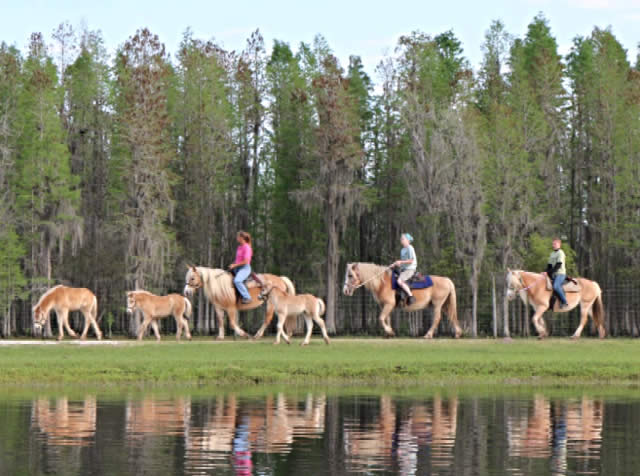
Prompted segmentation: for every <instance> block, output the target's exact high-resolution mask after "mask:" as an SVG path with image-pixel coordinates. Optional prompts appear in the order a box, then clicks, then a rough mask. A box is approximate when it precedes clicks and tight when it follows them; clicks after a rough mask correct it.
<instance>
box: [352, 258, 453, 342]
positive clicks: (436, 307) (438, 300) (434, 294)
mask: <svg viewBox="0 0 640 476" xmlns="http://www.w3.org/2000/svg"><path fill="white" fill-rule="evenodd" d="M431 279H432V280H433V286H431V287H429V288H426V289H413V290H412V291H413V295H414V297H415V298H416V301H415V302H414V303H413V304H412V305H410V306H406V307H404V308H403V310H405V311H409V312H412V311H419V310H421V309H424V308H426V307H427V306H428V305H429V304H432V305H433V323H432V324H431V328H430V329H429V331H428V332H427V333H426V335H425V336H424V338H425V339H431V338H433V335H434V333H435V332H436V329H437V328H438V324H439V323H440V319H441V317H442V310H443V309H444V311H445V312H446V313H447V316H448V318H449V322H450V323H451V325H452V326H453V327H454V329H455V334H454V335H455V337H456V339H457V338H458V337H460V336H461V335H462V329H461V328H460V325H459V324H458V312H457V304H456V287H455V286H454V284H453V281H451V280H450V279H449V278H445V277H442V276H431ZM362 286H364V287H365V288H367V289H368V290H369V291H370V292H371V294H373V297H374V298H375V300H376V302H377V303H378V304H379V305H380V307H381V308H382V311H381V312H380V323H381V324H382V327H383V328H384V332H385V333H386V334H387V335H388V336H394V335H395V332H393V329H392V328H391V317H390V316H391V312H392V311H393V310H394V308H395V307H396V292H395V290H394V289H392V287H391V270H390V269H389V268H388V267H384V266H380V265H377V264H372V263H349V264H347V272H346V274H345V278H344V288H343V293H344V294H345V295H347V296H352V295H353V293H354V291H355V290H356V289H357V288H359V287H362Z"/></svg>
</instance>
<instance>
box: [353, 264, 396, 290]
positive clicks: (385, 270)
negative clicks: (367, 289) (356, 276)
mask: <svg viewBox="0 0 640 476" xmlns="http://www.w3.org/2000/svg"><path fill="white" fill-rule="evenodd" d="M391 268H393V265H389V266H387V267H386V268H384V269H383V270H382V271H380V272H379V273H378V274H376V275H375V276H372V277H370V278H369V279H367V280H366V281H363V282H361V283H360V284H358V285H357V286H352V287H353V289H354V291H355V290H356V289H358V288H361V287H362V286H364V285H365V284H367V283H368V282H370V281H373V280H374V279H376V278H379V277H380V276H382V275H383V274H384V273H386V272H387V271H389V270H390V269H391Z"/></svg>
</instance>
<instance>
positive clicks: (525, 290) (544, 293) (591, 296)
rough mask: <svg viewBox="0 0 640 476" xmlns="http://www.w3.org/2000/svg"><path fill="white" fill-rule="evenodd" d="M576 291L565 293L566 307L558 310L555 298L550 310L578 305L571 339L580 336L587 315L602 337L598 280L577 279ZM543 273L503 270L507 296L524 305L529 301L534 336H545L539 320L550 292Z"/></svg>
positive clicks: (558, 306)
mask: <svg viewBox="0 0 640 476" xmlns="http://www.w3.org/2000/svg"><path fill="white" fill-rule="evenodd" d="M577 281H578V284H579V286H580V291H579V292H575V293H566V296H567V304H569V305H568V306H567V307H566V308H564V309H560V302H559V301H556V303H555V306H554V308H553V312H569V311H571V310H572V309H574V308H575V307H577V306H578V304H580V325H579V326H578V328H577V329H576V331H575V332H574V333H573V336H572V337H571V338H572V339H578V338H580V334H582V330H583V329H584V326H585V325H586V324H587V320H588V318H589V316H591V317H592V318H593V321H594V322H595V324H596V326H597V327H598V334H599V335H600V338H601V339H603V338H604V336H605V331H604V306H603V305H602V290H601V289H600V286H598V283H596V282H595V281H590V280H588V279H584V278H577ZM546 282H547V280H546V275H545V274H544V273H530V272H528V271H522V270H510V269H509V270H507V299H509V301H513V300H514V299H515V298H516V295H520V299H522V301H523V302H524V303H525V305H526V304H527V302H528V303H529V304H531V305H532V306H533V308H534V309H535V312H534V314H533V318H532V320H533V325H534V326H535V327H536V330H537V331H538V337H539V338H540V339H543V338H545V337H547V335H548V332H547V329H546V326H545V324H544V320H543V319H542V315H543V314H544V311H546V310H547V309H548V308H549V301H550V299H551V293H552V292H553V291H549V290H548V289H547V285H546Z"/></svg>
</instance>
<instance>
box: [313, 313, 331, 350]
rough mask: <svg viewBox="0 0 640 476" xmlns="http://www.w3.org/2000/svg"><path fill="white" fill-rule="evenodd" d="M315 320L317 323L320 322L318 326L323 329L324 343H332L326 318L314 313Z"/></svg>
mask: <svg viewBox="0 0 640 476" xmlns="http://www.w3.org/2000/svg"><path fill="white" fill-rule="evenodd" d="M313 321H314V322H315V323H316V324H318V327H320V330H321V331H322V338H323V339H324V343H325V344H327V345H329V344H330V343H331V339H329V334H327V326H325V324H324V319H323V318H321V317H320V316H319V315H317V314H315V313H314V314H313Z"/></svg>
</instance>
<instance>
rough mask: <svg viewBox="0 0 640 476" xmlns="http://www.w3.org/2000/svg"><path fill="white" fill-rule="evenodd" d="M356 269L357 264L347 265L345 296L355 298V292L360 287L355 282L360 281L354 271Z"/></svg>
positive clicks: (343, 291)
mask: <svg viewBox="0 0 640 476" xmlns="http://www.w3.org/2000/svg"><path fill="white" fill-rule="evenodd" d="M354 267H355V264H353V263H348V264H347V271H346V273H345V275H344V286H343V287H342V293H343V294H344V295H345V296H353V292H354V291H355V290H356V286H357V285H358V283H356V282H355V281H358V279H357V278H356V275H355V272H354V269H353V268H354Z"/></svg>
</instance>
